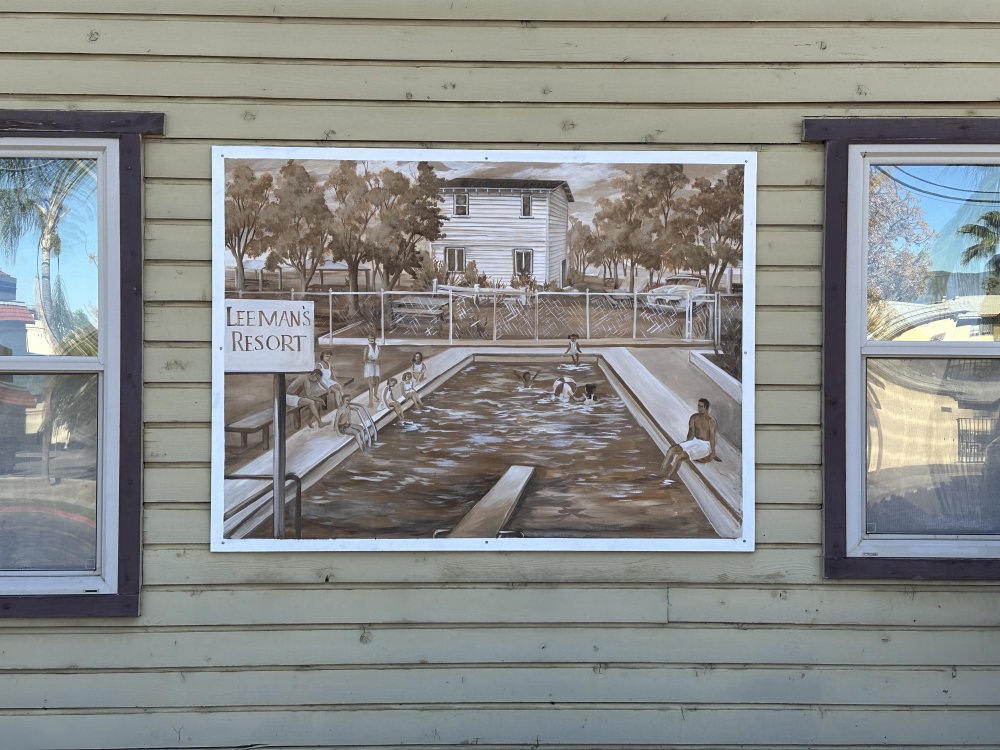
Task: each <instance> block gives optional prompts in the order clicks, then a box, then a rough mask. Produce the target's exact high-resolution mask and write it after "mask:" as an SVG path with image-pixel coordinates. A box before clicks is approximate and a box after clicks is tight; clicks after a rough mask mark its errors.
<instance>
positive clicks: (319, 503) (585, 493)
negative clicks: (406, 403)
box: [302, 362, 718, 539]
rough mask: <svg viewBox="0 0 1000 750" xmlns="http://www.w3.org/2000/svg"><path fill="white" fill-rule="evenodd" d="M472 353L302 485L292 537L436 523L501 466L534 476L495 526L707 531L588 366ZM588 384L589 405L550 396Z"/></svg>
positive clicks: (464, 507) (553, 533)
mask: <svg viewBox="0 0 1000 750" xmlns="http://www.w3.org/2000/svg"><path fill="white" fill-rule="evenodd" d="M514 369H515V366H511V365H505V364H497V363H483V362H480V363H474V364H470V365H468V366H466V367H465V368H463V370H462V371H461V372H460V373H458V374H457V375H455V376H454V377H453V378H451V379H450V380H449V381H448V382H446V383H444V384H443V385H442V386H441V387H439V388H438V389H437V390H436V391H434V393H433V394H430V395H429V396H426V397H425V400H424V403H425V407H424V409H423V410H422V411H416V410H414V409H411V410H409V411H407V413H406V419H405V420H404V421H403V422H399V421H394V422H392V423H391V424H390V425H388V426H387V427H385V428H384V429H383V430H382V431H381V432H380V434H379V440H378V441H377V442H376V444H375V445H374V446H373V447H372V448H371V449H369V450H368V451H366V452H365V453H356V454H355V455H353V456H351V457H350V458H349V459H348V460H346V461H345V462H344V463H343V464H341V465H340V466H338V467H337V468H336V469H335V470H334V471H332V472H330V473H329V474H327V475H326V476H325V477H324V478H322V479H321V480H320V481H319V482H317V483H316V484H314V485H312V486H311V487H310V488H309V489H308V490H307V491H306V493H305V496H304V498H303V505H302V516H303V537H304V538H312V539H337V538H355V539H357V538H369V539H374V538H380V539H384V538H428V537H431V536H433V535H434V534H435V532H443V533H447V532H448V531H449V530H450V529H451V528H452V527H453V526H454V525H455V524H457V523H458V521H459V520H460V519H461V518H462V517H463V516H464V515H465V514H466V513H467V512H468V511H469V509H470V508H471V507H472V506H473V505H475V503H476V502H477V501H478V500H480V499H481V498H482V497H483V496H484V495H485V494H486V493H487V492H488V491H489V489H490V488H491V487H492V486H493V484H495V483H496V481H497V480H498V479H499V478H500V476H501V475H502V474H503V473H504V472H505V471H506V470H507V468H508V467H509V466H511V465H513V464H522V465H531V466H534V467H535V474H534V477H533V478H532V480H531V481H530V482H529V484H528V486H527V487H526V489H525V493H524V496H523V498H522V499H521V502H520V503H519V505H518V507H517V510H516V511H515V513H514V515H513V517H512V518H511V520H510V522H509V523H508V525H507V527H506V530H507V531H508V532H510V533H514V534H517V535H523V536H525V537H567V538H601V537H662V538H678V537H680V538H691V537H706V538H718V535H717V534H716V533H715V531H714V530H713V529H712V526H711V524H710V523H709V522H708V520H707V519H706V518H705V516H704V514H703V513H702V511H701V510H700V508H699V507H698V505H697V503H696V502H695V500H694V499H693V498H692V496H691V494H690V493H689V492H688V490H687V488H685V487H684V486H683V484H681V483H679V482H678V483H672V484H665V483H664V481H663V479H662V477H660V476H658V475H657V474H656V470H657V468H658V467H659V465H660V461H661V460H662V458H663V454H662V452H661V451H660V450H659V449H658V448H657V447H656V445H655V444H654V443H653V441H652V440H651V439H650V438H649V436H648V435H647V433H646V432H645V430H644V429H643V428H642V427H641V426H640V425H638V424H637V423H636V421H635V419H634V418H633V417H632V415H631V414H630V413H629V411H628V408H627V407H626V405H625V403H624V402H623V401H622V400H621V398H619V397H618V395H617V394H616V393H615V392H614V391H613V389H612V388H611V385H610V384H609V383H608V382H607V380H606V379H605V378H604V376H603V374H602V373H601V372H600V370H599V369H598V367H597V366H595V365H593V364H580V365H570V364H558V365H557V364H554V363H551V362H550V363H547V364H538V365H531V364H523V365H517V366H516V369H519V370H522V371H523V370H524V369H529V370H530V371H531V372H535V371H536V370H537V371H538V375H537V377H536V379H535V381H534V383H533V384H532V386H531V387H524V386H522V385H521V384H519V382H518V380H517V379H516V377H515V374H514V371H513V370H514ZM566 376H569V377H572V378H573V379H574V380H575V381H576V382H577V383H578V384H581V385H582V384H584V383H593V384H596V386H597V394H598V399H597V401H596V402H594V403H577V402H565V401H563V400H561V399H558V398H556V397H554V396H553V394H552V384H553V381H554V380H555V379H556V378H559V377H566Z"/></svg>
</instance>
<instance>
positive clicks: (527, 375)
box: [514, 370, 541, 388]
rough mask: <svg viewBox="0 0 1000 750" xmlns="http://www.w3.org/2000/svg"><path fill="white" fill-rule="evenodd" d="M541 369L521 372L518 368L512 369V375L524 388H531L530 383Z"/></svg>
mask: <svg viewBox="0 0 1000 750" xmlns="http://www.w3.org/2000/svg"><path fill="white" fill-rule="evenodd" d="M540 372H541V370H535V372H534V373H532V372H531V370H525V371H524V372H521V371H520V370H514V377H515V378H517V379H518V381H519V383H520V384H521V385H522V386H523V387H525V388H531V384H532V383H534V382H535V378H537V377H538V373H540Z"/></svg>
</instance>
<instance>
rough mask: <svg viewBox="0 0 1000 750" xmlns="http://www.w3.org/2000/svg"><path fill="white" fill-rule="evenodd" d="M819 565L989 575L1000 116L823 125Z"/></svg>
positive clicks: (845, 572)
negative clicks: (821, 512)
mask: <svg viewBox="0 0 1000 750" xmlns="http://www.w3.org/2000/svg"><path fill="white" fill-rule="evenodd" d="M805 140H808V141H823V142H825V143H826V148H827V176H826V190H827V193H826V218H825V232H826V236H825V243H824V264H823V273H824V301H823V312H824V333H823V396H824V399H823V404H824V406H823V438H824V447H823V471H824V481H823V486H824V500H823V508H824V571H825V575H826V576H827V577H830V578H912V579H918V578H936V579H987V578H997V577H1000V351H998V345H997V340H998V339H1000V336H998V335H997V334H998V333H1000V120H993V119H959V118H941V119H825V120H807V121H806V122H805Z"/></svg>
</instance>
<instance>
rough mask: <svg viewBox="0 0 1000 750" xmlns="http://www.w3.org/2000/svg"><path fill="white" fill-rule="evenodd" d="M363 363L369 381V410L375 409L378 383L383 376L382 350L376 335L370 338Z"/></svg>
mask: <svg viewBox="0 0 1000 750" xmlns="http://www.w3.org/2000/svg"><path fill="white" fill-rule="evenodd" d="M361 361H362V362H363V363H364V366H365V372H364V377H365V380H367V381H368V408H369V409H374V408H375V400H376V399H377V398H378V381H379V376H380V375H381V374H382V372H381V369H382V368H381V367H379V364H380V363H381V361H382V350H381V349H380V348H379V346H378V344H376V343H375V334H374V333H373V334H371V335H370V336H369V337H368V344H367V345H366V346H365V348H364V351H363V352H362V354H361Z"/></svg>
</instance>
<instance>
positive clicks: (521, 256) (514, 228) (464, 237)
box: [431, 177, 573, 286]
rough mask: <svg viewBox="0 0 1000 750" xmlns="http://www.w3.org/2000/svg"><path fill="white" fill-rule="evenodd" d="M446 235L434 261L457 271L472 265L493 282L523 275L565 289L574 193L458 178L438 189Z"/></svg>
mask: <svg viewBox="0 0 1000 750" xmlns="http://www.w3.org/2000/svg"><path fill="white" fill-rule="evenodd" d="M441 192H442V194H443V198H442V211H443V213H444V215H445V217H446V218H445V222H444V226H443V230H444V236H443V237H442V238H441V239H439V240H437V241H435V242H433V243H431V244H432V247H433V252H434V258H435V259H436V260H439V261H441V262H443V263H445V264H446V265H447V268H448V270H449V271H457V272H461V271H463V270H464V269H465V266H466V265H467V264H468V263H469V262H470V261H475V263H476V268H477V269H478V270H479V272H480V273H485V274H486V275H487V276H488V277H489V279H490V280H491V281H499V282H501V283H503V284H509V283H510V280H511V278H512V277H513V276H517V275H521V274H527V275H529V276H533V277H534V278H535V279H536V280H537V281H538V282H540V283H542V284H546V283H548V282H550V281H555V282H556V283H557V284H558V285H559V286H565V285H566V274H567V271H568V266H569V263H568V261H567V259H566V230H567V227H568V224H569V204H570V203H571V202H572V200H573V193H572V192H571V191H570V189H569V185H567V184H566V182H565V181H563V180H514V179H487V178H479V177H462V178H458V179H454V180H448V181H447V182H445V184H444V187H443V188H442V191H441Z"/></svg>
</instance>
